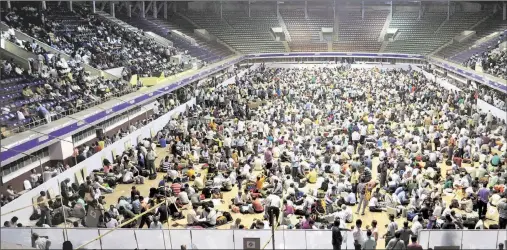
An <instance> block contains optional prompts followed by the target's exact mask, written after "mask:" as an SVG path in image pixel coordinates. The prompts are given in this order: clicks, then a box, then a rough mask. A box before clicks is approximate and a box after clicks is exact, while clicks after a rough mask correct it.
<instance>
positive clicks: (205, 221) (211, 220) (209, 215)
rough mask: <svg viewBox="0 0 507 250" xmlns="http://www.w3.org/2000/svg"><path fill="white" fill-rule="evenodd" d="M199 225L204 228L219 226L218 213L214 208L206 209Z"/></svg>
mask: <svg viewBox="0 0 507 250" xmlns="http://www.w3.org/2000/svg"><path fill="white" fill-rule="evenodd" d="M199 224H200V225H201V226H203V227H214V226H216V224H217V211H216V210H215V209H213V208H210V207H206V208H205V209H204V212H203V213H202V216H201V218H200V219H199Z"/></svg>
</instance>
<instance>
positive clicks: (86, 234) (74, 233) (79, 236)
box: [67, 228, 102, 249]
mask: <svg viewBox="0 0 507 250" xmlns="http://www.w3.org/2000/svg"><path fill="white" fill-rule="evenodd" d="M67 236H68V237H69V238H68V240H69V241H70V242H72V246H73V247H74V249H76V248H78V247H79V246H81V245H83V244H85V243H88V241H90V240H93V239H96V238H98V237H99V230H98V229H95V228H93V229H92V228H71V229H67ZM83 249H102V247H101V246H100V240H96V241H93V242H91V243H90V244H88V245H86V246H84V247H83Z"/></svg>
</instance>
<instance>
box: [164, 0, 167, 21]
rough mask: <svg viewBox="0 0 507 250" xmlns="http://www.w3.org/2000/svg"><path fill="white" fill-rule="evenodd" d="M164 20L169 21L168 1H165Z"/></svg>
mask: <svg viewBox="0 0 507 250" xmlns="http://www.w3.org/2000/svg"><path fill="white" fill-rule="evenodd" d="M164 19H167V1H164Z"/></svg>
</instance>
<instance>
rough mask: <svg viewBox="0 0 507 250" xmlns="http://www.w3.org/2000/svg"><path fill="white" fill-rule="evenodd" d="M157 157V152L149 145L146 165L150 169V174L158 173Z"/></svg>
mask: <svg viewBox="0 0 507 250" xmlns="http://www.w3.org/2000/svg"><path fill="white" fill-rule="evenodd" d="M156 158H157V153H155V150H153V149H152V148H151V147H148V153H147V154H146V167H147V169H148V171H150V175H153V174H155V173H156V171H155V159H156Z"/></svg>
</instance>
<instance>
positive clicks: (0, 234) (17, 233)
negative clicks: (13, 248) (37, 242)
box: [0, 227, 32, 247]
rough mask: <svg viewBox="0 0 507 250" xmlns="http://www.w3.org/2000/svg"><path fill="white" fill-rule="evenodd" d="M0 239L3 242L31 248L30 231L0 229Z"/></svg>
mask: <svg viewBox="0 0 507 250" xmlns="http://www.w3.org/2000/svg"><path fill="white" fill-rule="evenodd" d="M0 238H1V239H2V241H5V242H9V243H12V244H19V245H23V246H25V247H31V246H32V229H30V228H17V227H16V228H8V227H2V228H1V230H0Z"/></svg>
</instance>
